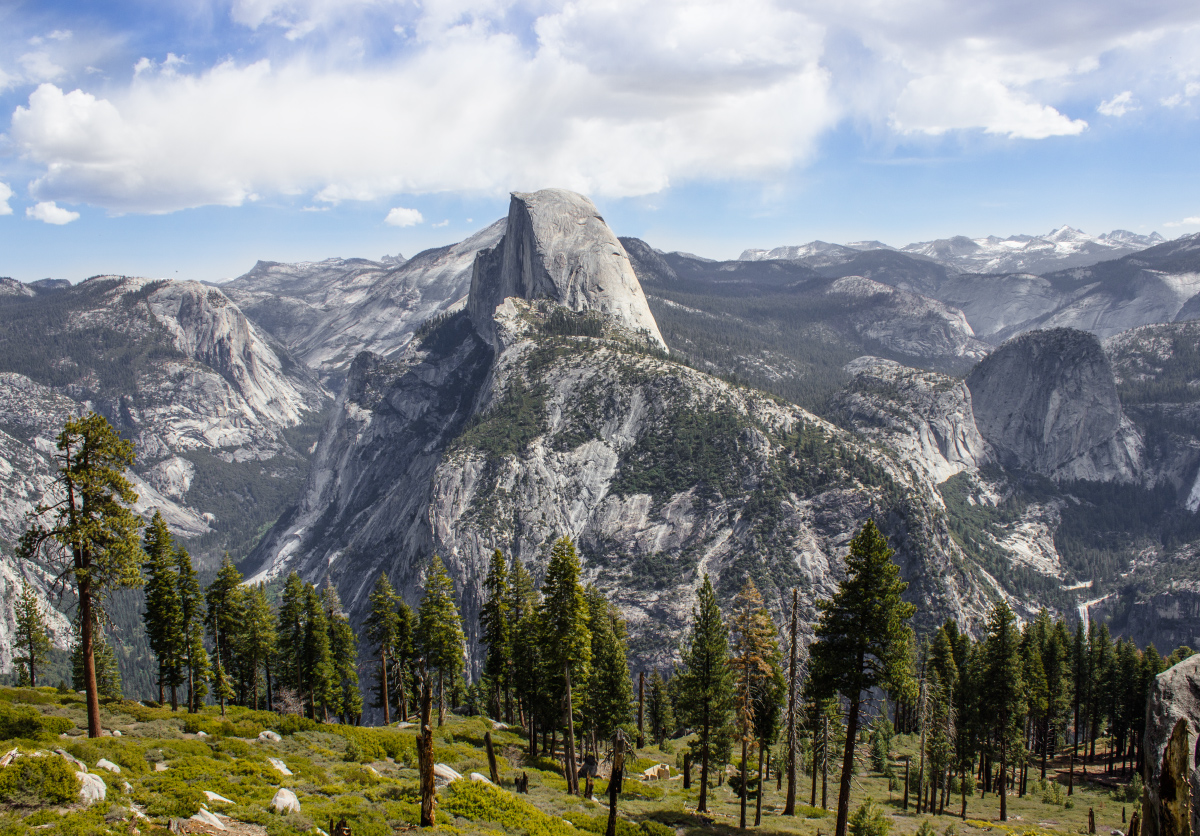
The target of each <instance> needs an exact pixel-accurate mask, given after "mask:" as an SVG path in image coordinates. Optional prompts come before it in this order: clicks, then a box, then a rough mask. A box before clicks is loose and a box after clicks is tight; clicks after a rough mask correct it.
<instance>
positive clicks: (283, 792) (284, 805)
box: [271, 787, 300, 813]
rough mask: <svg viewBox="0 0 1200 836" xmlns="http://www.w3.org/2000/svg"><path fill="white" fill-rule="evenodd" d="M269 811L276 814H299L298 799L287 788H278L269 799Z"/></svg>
mask: <svg viewBox="0 0 1200 836" xmlns="http://www.w3.org/2000/svg"><path fill="white" fill-rule="evenodd" d="M271 809H272V810H274V811H275V812H276V813H299V812H300V799H298V798H296V794H295V793H294V792H292V791H291V790H289V789H288V788H287V787H280V788H279V791H278V792H276V793H275V797H274V798H272V799H271Z"/></svg>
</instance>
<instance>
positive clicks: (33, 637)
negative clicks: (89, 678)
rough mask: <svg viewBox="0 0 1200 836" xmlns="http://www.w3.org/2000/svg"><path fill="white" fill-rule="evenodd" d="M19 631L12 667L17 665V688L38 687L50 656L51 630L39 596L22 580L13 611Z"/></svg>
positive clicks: (14, 636) (16, 632)
mask: <svg viewBox="0 0 1200 836" xmlns="http://www.w3.org/2000/svg"><path fill="white" fill-rule="evenodd" d="M13 615H14V621H15V622H16V630H15V631H14V633H13V664H14V665H16V666H17V685H18V686H22V687H30V688H36V687H37V677H38V671H39V670H40V669H41V667H42V663H43V662H45V661H46V657H47V656H49V655H50V636H49V627H48V625H47V624H46V616H45V615H44V614H43V613H42V605H41V604H40V603H39V602H38V599H37V593H35V592H34V591H33V587H32V586H30V585H29V581H28V580H26V579H24V578H22V580H21V594H20V596H18V598H17V602H16V607H15V608H14V613H13Z"/></svg>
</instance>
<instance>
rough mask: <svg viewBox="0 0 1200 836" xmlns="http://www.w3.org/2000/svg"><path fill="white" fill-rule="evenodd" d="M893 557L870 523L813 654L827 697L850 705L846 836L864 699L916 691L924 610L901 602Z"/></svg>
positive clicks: (842, 828) (842, 815)
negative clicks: (916, 617) (916, 638)
mask: <svg viewBox="0 0 1200 836" xmlns="http://www.w3.org/2000/svg"><path fill="white" fill-rule="evenodd" d="M892 554H893V552H892V550H891V549H890V548H888V544H887V540H886V539H885V538H884V536H883V535H882V534H881V533H880V532H879V529H878V528H876V527H875V523H874V522H873V521H871V520H868V521H867V522H866V523H865V524H864V525H863V527H862V529H861V530H860V531H859V533H858V534H857V535H856V536H855V537H854V539H853V540H851V541H850V554H849V556H847V558H846V577H845V579H844V580H843V581H842V582H841V584H839V586H838V590H837V592H836V593H834V595H833V598H832V599H831V600H829V601H821V602H819V603H818V605H817V606H818V608H819V610H820V618H819V621H818V623H817V627H816V630H815V634H816V641H815V642H814V644H813V646H812V648H811V651H810V652H811V660H812V662H811V666H812V678H813V682H814V685H815V688H816V691H817V693H818V694H819V695H822V696H828V695H831V694H833V693H834V692H835V691H836V692H838V693H840V694H841V695H842V696H843V697H845V698H846V700H847V701H848V702H849V704H850V710H849V712H848V714H847V722H846V749H845V753H844V755H843V758H842V778H841V788H840V790H839V792H838V816H837V826H836V830H835V836H846V822H847V820H848V818H849V814H850V779H851V775H852V773H853V770H854V743H855V740H856V739H857V736H858V717H859V708H860V706H861V704H862V695H863V692H864V691H867V690H869V689H871V688H875V687H881V688H884V689H886V690H888V691H891V692H892V693H896V692H899V691H904V690H911V688H912V685H911V681H912V666H911V647H912V630H911V628H909V626H908V620H909V619H910V618H912V615H913V613H914V612H915V611H916V607H914V606H913V605H912V604H908V603H905V602H904V601H903V600H902V599H901V597H900V596H901V594H903V592H904V590H905V589H906V588H907V587H908V584H906V583H905V582H903V581H902V580H900V569H899V567H898V566H896V564H895V563H893V562H892Z"/></svg>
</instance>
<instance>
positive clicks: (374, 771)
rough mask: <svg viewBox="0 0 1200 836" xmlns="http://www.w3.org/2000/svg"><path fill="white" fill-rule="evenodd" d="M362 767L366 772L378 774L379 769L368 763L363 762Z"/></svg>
mask: <svg viewBox="0 0 1200 836" xmlns="http://www.w3.org/2000/svg"><path fill="white" fill-rule="evenodd" d="M363 769H365V770H367V772H370V773H371V774H372V775H378V774H379V770H377V769H376V768H375V767H373V766H370V765H369V764H364V765H363Z"/></svg>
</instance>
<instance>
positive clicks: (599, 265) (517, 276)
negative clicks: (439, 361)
mask: <svg viewBox="0 0 1200 836" xmlns="http://www.w3.org/2000/svg"><path fill="white" fill-rule="evenodd" d="M508 297H516V298H518V299H530V300H532V299H549V300H551V301H554V302H557V303H559V304H561V305H563V306H565V307H567V308H569V309H570V310H572V311H575V312H583V311H592V312H596V313H600V314H603V315H604V316H605V317H606V318H607V319H608V320H609V321H610V322H612V323H614V324H616V325H618V326H620V327H622V328H626V329H628V330H629V331H631V332H633V333H634V334H644V335H645V337H646V339H648V340H650V341H651V342H653V343H654V344H655V345H657V346H658V347H659V348H661V349H663V350H666V347H667V344H666V343H665V342H663V338H662V334H660V333H659V331H658V325H657V324H656V323H655V321H654V316H653V315H652V314H651V313H650V306H649V305H647V304H646V297H645V294H643V293H642V286H641V284H640V283H639V282H638V280H637V276H636V275H634V272H633V267H632V266H630V263H629V256H628V255H627V254H626V253H625V248H624V247H623V246H621V242H620V241H618V240H617V236H616V235H614V234H613V232H612V230H610V229H609V228H608V225H607V224H606V223H604V219H603V218H602V217H600V213H599V212H598V211H597V209H596V207H595V205H593V204H592V202H591V201H590V200H588V199H587V198H586V197H584V196H583V195H580V194H575V193H574V192H569V191H566V190H563V189H544V190H542V191H540V192H534V193H532V194H513V196H512V202H511V203H510V204H509V209H508V224H507V231H506V232H505V234H504V238H503V239H502V240H501V241H500V243H499V244H498V245H497V246H496V247H495V248H494V249H492V250H489V251H484V252H482V253H480V254H479V256H478V257H477V258H476V260H475V268H474V273H473V274H472V276H471V294H470V298H469V301H468V309H469V310H470V313H471V321H472V322H473V323H474V324H475V328H476V329H477V330H478V331H479V333H480V334H482V335H484V337H485V338H486V339H488V340H489V341H490V342H492V343H493V345H495V337H496V332H495V329H494V328H493V326H492V315H493V313H494V312H495V310H496V307H497V306H498V305H499V304H500V303H501V302H503V300H504V299H506V298H508Z"/></svg>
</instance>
